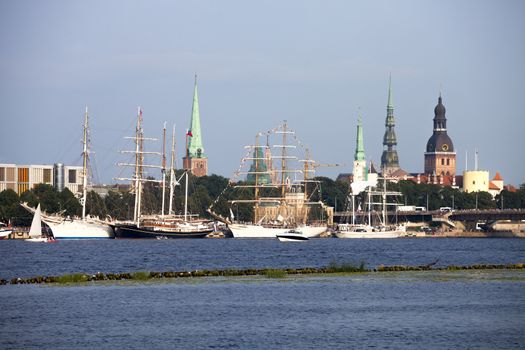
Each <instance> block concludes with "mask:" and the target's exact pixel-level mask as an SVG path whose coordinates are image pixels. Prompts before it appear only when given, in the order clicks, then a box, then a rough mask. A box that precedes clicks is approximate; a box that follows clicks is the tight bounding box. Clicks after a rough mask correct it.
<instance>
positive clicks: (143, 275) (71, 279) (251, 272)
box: [0, 263, 525, 285]
mask: <svg viewBox="0 0 525 350" xmlns="http://www.w3.org/2000/svg"><path fill="white" fill-rule="evenodd" d="M460 270H525V264H523V263H519V264H505V265H487V264H478V265H469V266H457V265H450V266H446V267H433V266H428V265H421V266H404V265H393V266H383V265H380V266H378V267H376V268H373V269H366V268H364V267H363V266H358V267H355V266H351V265H339V266H337V265H331V266H328V267H321V268H316V267H310V268H298V269H239V270H231V269H230V270H195V271H165V272H147V271H139V272H133V273H129V272H126V273H102V272H98V273H96V274H83V273H77V274H70V275H62V276H36V277H30V278H12V279H11V280H6V279H0V285H7V284H66V283H82V282H97V281H126V280H130V281H145V280H155V279H165V278H198V277H239V276H266V277H273V276H279V277H284V276H286V275H308V274H336V273H381V272H399V271H460Z"/></svg>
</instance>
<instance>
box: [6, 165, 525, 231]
mask: <svg viewBox="0 0 525 350" xmlns="http://www.w3.org/2000/svg"><path fill="white" fill-rule="evenodd" d="M182 175H183V171H178V172H177V173H176V176H177V179H181V182H182V181H184V178H183V176H182ZM189 179H190V181H189V186H188V212H190V213H192V214H197V215H199V216H200V217H207V218H209V217H210V214H209V213H208V212H207V209H208V208H209V206H210V205H211V204H212V203H213V210H214V212H216V213H218V214H220V215H222V216H224V217H230V216H231V215H232V214H233V215H234V216H235V217H236V219H238V220H242V221H251V219H252V218H253V210H252V205H251V204H249V203H239V204H235V205H233V206H230V205H229V201H231V200H240V199H242V200H247V199H253V198H254V191H253V188H235V186H229V185H231V184H230V183H229V180H228V179H227V178H225V177H222V176H219V175H210V176H202V177H195V176H192V175H189ZM315 179H316V180H317V181H318V182H317V183H308V188H307V192H308V194H309V201H319V200H321V201H323V202H324V203H325V204H326V205H328V206H331V207H335V209H336V211H343V210H347V209H348V208H349V207H348V193H349V184H348V182H345V181H334V180H332V179H330V178H327V177H316V178H315ZM237 184H241V185H242V184H243V182H239V183H237ZM388 189H389V190H393V191H399V192H401V193H402V196H401V197H399V198H397V201H398V203H399V204H401V205H414V206H421V207H425V208H427V209H428V210H437V209H439V208H440V207H451V208H452V207H453V208H454V209H456V210H459V209H496V208H500V209H501V208H504V209H518V208H525V184H522V185H521V186H520V188H519V189H518V190H517V191H516V192H510V191H507V190H503V191H502V192H501V193H500V194H499V195H497V196H496V198H492V196H491V195H490V194H489V193H488V192H476V193H465V192H462V191H460V190H459V189H454V188H451V187H442V186H439V185H432V184H416V183H414V182H412V181H399V182H398V183H388ZM184 192H185V186H184V183H182V184H181V185H180V186H176V187H175V191H174V202H173V206H174V211H175V213H176V214H182V213H183V211H184V205H185V203H184ZM279 193H280V190H279V189H278V188H264V189H261V192H260V195H261V196H275V197H278V196H279ZM219 195H220V196H219ZM168 196H169V188H166V192H165V213H167V211H168V207H169V204H168ZM360 197H361V199H362V200H363V202H364V194H361V196H360ZM134 198H135V197H134V194H133V193H130V192H121V191H117V190H110V191H109V192H108V193H107V195H106V196H104V197H102V196H100V195H99V194H98V193H97V192H95V191H89V192H88V195H87V200H86V211H87V213H89V214H90V215H93V216H98V217H100V218H109V219H118V220H125V219H131V218H132V217H133V207H134V201H135V199H134ZM21 202H26V203H28V204H29V205H30V206H32V207H36V206H37V205H38V204H39V203H40V205H41V208H42V210H43V211H45V212H47V213H62V215H65V216H71V217H73V216H80V215H81V212H82V206H81V204H80V201H79V199H78V198H77V197H75V195H74V194H73V193H72V192H71V191H69V190H68V189H64V190H63V191H61V192H60V191H58V190H56V189H55V188H54V187H52V186H50V185H46V184H38V185H36V186H35V187H34V188H33V189H31V190H28V191H26V192H24V193H22V194H21V195H20V196H19V195H18V194H17V193H16V192H15V191H13V190H4V191H2V192H0V221H2V222H6V223H7V222H8V221H11V223H12V224H13V225H15V226H29V225H30V224H31V219H32V215H31V214H30V213H28V212H27V211H26V210H24V209H23V208H22V207H21V206H20V205H19V203H21ZM214 202H215V203H214ZM142 203H143V205H142V209H141V210H142V213H143V214H159V213H160V212H161V207H162V188H161V186H160V184H158V183H156V182H146V183H145V184H144V189H143V195H142Z"/></svg>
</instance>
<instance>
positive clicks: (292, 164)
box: [208, 121, 331, 238]
mask: <svg viewBox="0 0 525 350" xmlns="http://www.w3.org/2000/svg"><path fill="white" fill-rule="evenodd" d="M263 134H264V133H258V134H257V136H256V138H255V145H250V146H246V149H247V154H246V155H245V157H244V158H243V159H242V162H241V163H242V164H241V167H240V170H239V171H237V172H236V173H235V174H234V179H232V180H231V181H230V185H229V187H227V188H226V189H225V190H224V191H223V195H224V194H225V193H227V191H228V190H229V188H230V187H231V188H232V189H233V191H241V192H238V193H237V195H236V196H235V198H245V199H234V200H229V201H227V203H228V205H229V212H230V215H229V218H228V217H226V216H227V214H226V215H224V214H222V215H221V214H220V213H218V212H216V211H215V208H216V206H217V203H218V202H219V201H221V198H220V197H221V196H219V198H217V199H216V200H215V202H214V203H212V205H211V206H210V207H209V209H208V212H210V213H211V214H212V216H214V217H215V218H216V219H218V220H220V221H222V222H224V223H226V224H227V225H228V227H229V229H230V230H231V232H232V234H233V237H234V238H276V237H277V236H278V235H283V234H285V233H287V232H290V230H292V229H293V230H294V231H295V232H300V233H301V234H302V235H303V236H304V237H307V238H314V237H319V236H321V235H322V234H323V233H325V232H326V231H327V228H328V226H327V225H328V223H327V222H328V216H329V215H328V212H329V211H330V210H329V209H331V208H328V207H327V206H326V205H324V203H323V202H322V201H321V200H320V198H319V200H312V198H313V197H314V194H317V195H319V192H318V190H319V186H320V183H319V182H318V181H316V180H313V179H311V177H312V176H311V175H312V174H313V173H314V172H315V167H316V164H315V161H313V160H311V159H310V157H309V151H308V149H307V148H305V147H304V146H303V144H302V143H301V142H300V141H299V140H298V139H297V137H296V135H295V132H294V131H293V130H290V129H289V128H288V125H287V123H286V121H284V122H283V124H281V125H279V126H278V127H277V128H275V129H273V130H270V131H268V132H267V133H266V136H267V138H266V144H265V145H261V144H260V143H259V137H260V136H262V135H263ZM270 140H272V141H274V143H273V144H271V143H270ZM298 149H299V150H301V151H303V152H302V154H299V152H297V151H298ZM299 155H303V157H304V158H303V159H300V158H299ZM247 163H251V166H250V168H249V169H248V170H247V171H244V170H243V169H245V168H244V167H243V165H245V164H247ZM240 175H246V181H244V182H243V181H236V180H237V178H238V177H239V176H240ZM246 208H247V210H249V212H250V214H251V215H250V216H251V218H250V219H251V220H250V221H249V222H247V220H246V217H239V215H237V217H236V215H235V213H234V211H237V212H239V210H241V211H242V210H243V209H244V211H245V212H246ZM330 212H331V211H330Z"/></svg>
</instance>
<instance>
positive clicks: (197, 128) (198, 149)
mask: <svg viewBox="0 0 525 350" xmlns="http://www.w3.org/2000/svg"><path fill="white" fill-rule="evenodd" d="M190 131H191V135H192V136H190V137H189V141H188V153H189V156H190V157H193V158H206V156H205V155H204V146H203V145H202V135H201V118H200V114H199V97H198V95H197V75H196V74H195V89H194V91H193V107H192V110H191V123H190Z"/></svg>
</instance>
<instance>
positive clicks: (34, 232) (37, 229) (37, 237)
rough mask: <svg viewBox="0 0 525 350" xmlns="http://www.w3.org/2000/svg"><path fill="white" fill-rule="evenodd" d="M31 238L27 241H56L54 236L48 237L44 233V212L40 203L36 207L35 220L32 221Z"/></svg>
mask: <svg viewBox="0 0 525 350" xmlns="http://www.w3.org/2000/svg"><path fill="white" fill-rule="evenodd" d="M29 236H30V237H31V238H28V239H26V241H27V242H46V243H51V242H56V240H55V239H54V238H53V237H46V236H43V235H42V212H41V211H40V203H39V204H38V207H37V208H36V211H35V215H34V216H33V221H32V222H31V229H30V230H29Z"/></svg>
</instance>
